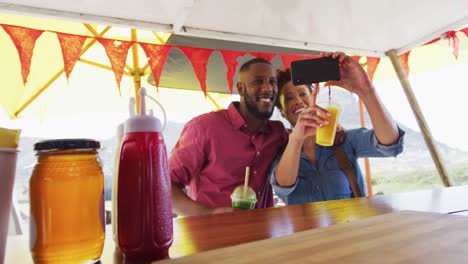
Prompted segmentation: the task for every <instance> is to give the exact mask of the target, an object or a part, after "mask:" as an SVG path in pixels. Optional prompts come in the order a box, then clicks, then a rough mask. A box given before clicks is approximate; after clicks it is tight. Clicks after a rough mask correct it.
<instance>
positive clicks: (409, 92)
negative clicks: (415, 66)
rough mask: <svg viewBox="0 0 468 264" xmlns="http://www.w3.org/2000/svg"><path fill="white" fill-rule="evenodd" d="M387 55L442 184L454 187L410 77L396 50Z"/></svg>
mask: <svg viewBox="0 0 468 264" xmlns="http://www.w3.org/2000/svg"><path fill="white" fill-rule="evenodd" d="M387 55H388V56H389V57H390V60H391V61H392V64H393V67H394V68H395V72H396V73H397V75H398V78H399V79H400V83H401V86H402V87H403V90H404V91H405V94H406V97H407V98H408V101H409V103H410V106H411V109H412V110H413V114H414V116H415V117H416V121H417V122H418V125H419V129H420V130H421V133H422V134H423V136H424V140H425V141H426V145H427V148H428V149H429V152H430V153H431V157H432V160H433V161H434V163H435V166H436V168H437V171H438V172H439V175H440V178H441V180H442V183H443V184H444V186H445V187H450V186H453V181H452V179H451V178H450V177H449V175H448V173H447V170H446V169H445V167H444V164H443V163H442V159H441V158H440V154H439V152H438V151H437V147H436V145H435V143H434V139H433V138H432V134H431V131H430V130H429V127H428V126H427V123H426V120H425V119H424V115H423V113H422V111H421V108H420V107H419V104H418V101H417V100H416V96H415V95H414V92H413V89H412V88H411V84H410V82H409V80H408V76H407V75H406V72H405V71H404V69H403V66H402V65H401V62H400V59H399V58H398V55H397V53H396V50H390V51H388V52H387Z"/></svg>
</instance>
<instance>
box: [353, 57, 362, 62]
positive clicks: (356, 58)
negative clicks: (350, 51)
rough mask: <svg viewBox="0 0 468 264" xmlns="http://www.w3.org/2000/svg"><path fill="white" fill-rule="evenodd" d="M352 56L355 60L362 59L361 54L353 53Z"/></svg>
mask: <svg viewBox="0 0 468 264" xmlns="http://www.w3.org/2000/svg"><path fill="white" fill-rule="evenodd" d="M351 58H353V60H355V61H357V62H359V60H360V59H361V56H359V55H353V56H351Z"/></svg>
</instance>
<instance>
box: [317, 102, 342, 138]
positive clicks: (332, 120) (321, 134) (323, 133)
mask: <svg viewBox="0 0 468 264" xmlns="http://www.w3.org/2000/svg"><path fill="white" fill-rule="evenodd" d="M317 105H318V106H320V107H322V108H323V109H325V110H327V111H328V112H329V113H330V114H331V116H329V117H325V118H326V119H327V121H328V124H327V125H324V126H323V127H317V134H316V139H315V143H317V144H318V145H321V146H333V142H334V141H335V134H336V127H337V125H338V118H339V117H340V113H341V106H340V105H339V104H338V103H335V102H332V101H326V102H318V103H317ZM319 116H322V117H323V115H321V114H319Z"/></svg>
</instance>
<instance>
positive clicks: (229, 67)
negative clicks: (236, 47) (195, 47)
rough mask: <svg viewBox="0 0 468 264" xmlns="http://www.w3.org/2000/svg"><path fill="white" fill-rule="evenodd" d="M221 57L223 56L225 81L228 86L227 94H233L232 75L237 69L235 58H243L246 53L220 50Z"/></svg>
mask: <svg viewBox="0 0 468 264" xmlns="http://www.w3.org/2000/svg"><path fill="white" fill-rule="evenodd" d="M219 52H220V53H221V56H223V60H224V64H225V65H226V79H227V82H228V85H229V92H230V93H231V94H232V93H233V87H234V74H236V69H237V64H238V63H237V58H239V57H241V56H244V55H245V54H246V53H247V52H243V51H233V50H220V51H219Z"/></svg>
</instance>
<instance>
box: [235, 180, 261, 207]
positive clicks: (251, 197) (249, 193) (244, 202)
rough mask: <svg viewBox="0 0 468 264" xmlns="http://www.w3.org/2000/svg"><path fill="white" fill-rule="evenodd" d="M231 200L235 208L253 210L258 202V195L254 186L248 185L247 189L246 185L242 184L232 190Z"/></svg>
mask: <svg viewBox="0 0 468 264" xmlns="http://www.w3.org/2000/svg"><path fill="white" fill-rule="evenodd" d="M231 202H232V207H233V208H238V209H243V210H252V209H254V207H255V204H256V203H257V195H256V194H255V191H254V190H253V189H252V188H250V187H247V190H244V185H241V186H238V187H237V188H236V189H234V191H233V192H232V194H231Z"/></svg>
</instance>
